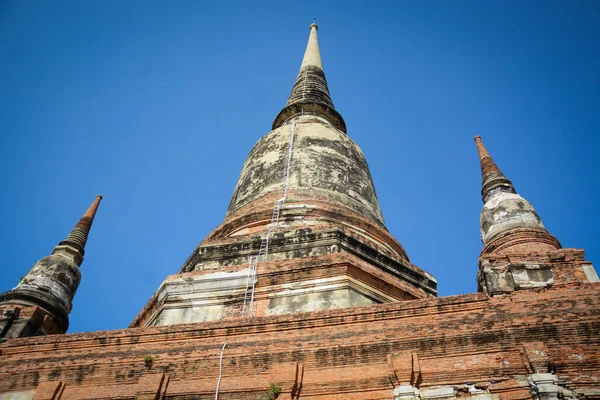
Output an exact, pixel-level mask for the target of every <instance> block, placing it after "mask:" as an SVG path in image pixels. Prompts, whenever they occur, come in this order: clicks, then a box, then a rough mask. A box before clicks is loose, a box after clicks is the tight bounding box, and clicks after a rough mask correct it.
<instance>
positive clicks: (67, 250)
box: [52, 195, 102, 266]
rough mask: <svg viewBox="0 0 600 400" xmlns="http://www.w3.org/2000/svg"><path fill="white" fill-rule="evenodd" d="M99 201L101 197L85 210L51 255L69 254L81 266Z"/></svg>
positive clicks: (97, 197)
mask: <svg viewBox="0 0 600 400" xmlns="http://www.w3.org/2000/svg"><path fill="white" fill-rule="evenodd" d="M101 200H102V195H98V196H96V199H95V200H94V202H93V203H92V205H91V206H90V207H89V208H88V209H87V211H86V212H85V214H83V217H81V219H80V220H79V222H77V224H76V225H75V227H74V228H73V230H72V231H71V233H69V236H67V238H66V239H65V240H63V241H62V242H60V243H59V244H58V246H56V247H55V248H54V251H53V252H52V254H56V253H63V254H71V255H72V256H73V257H74V261H75V262H76V263H77V265H78V266H79V265H81V263H82V262H83V255H84V254H85V244H86V243H87V238H88V235H89V234H90V229H91V228H92V224H93V223H94V217H95V216H96V211H98V206H99V205H100V201H101Z"/></svg>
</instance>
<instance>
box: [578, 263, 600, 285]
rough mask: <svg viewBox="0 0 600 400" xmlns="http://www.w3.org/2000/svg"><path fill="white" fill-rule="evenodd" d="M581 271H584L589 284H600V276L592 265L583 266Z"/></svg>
mask: <svg viewBox="0 0 600 400" xmlns="http://www.w3.org/2000/svg"><path fill="white" fill-rule="evenodd" d="M581 269H583V273H584V274H585V277H586V279H587V280H588V282H600V278H598V274H597V273H596V270H595V269H594V266H593V265H592V264H584V265H582V266H581Z"/></svg>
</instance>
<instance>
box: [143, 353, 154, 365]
mask: <svg viewBox="0 0 600 400" xmlns="http://www.w3.org/2000/svg"><path fill="white" fill-rule="evenodd" d="M153 362H154V357H152V356H146V357H144V364H146V367H148V368H150V367H151V366H152V363H153Z"/></svg>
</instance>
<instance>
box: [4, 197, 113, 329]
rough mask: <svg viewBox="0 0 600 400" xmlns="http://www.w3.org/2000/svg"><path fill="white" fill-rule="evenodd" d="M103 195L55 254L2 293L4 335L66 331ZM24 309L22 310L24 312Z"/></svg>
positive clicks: (39, 262) (46, 258) (95, 201)
mask: <svg viewBox="0 0 600 400" xmlns="http://www.w3.org/2000/svg"><path fill="white" fill-rule="evenodd" d="M100 200H102V196H98V197H96V199H95V200H94V202H93V203H92V205H91V206H90V208H88V210H87V211H86V212H85V214H84V215H83V217H82V218H81V219H80V220H79V222H78V223H77V224H76V225H75V227H74V228H73V230H72V231H71V233H69V235H68V236H67V238H66V239H65V240H63V241H62V242H60V243H59V244H58V246H56V247H55V248H54V251H52V254H51V255H49V256H46V257H44V258H42V259H41V260H39V261H38V262H36V263H35V264H34V265H33V267H31V269H30V270H29V272H28V273H27V275H25V276H24V277H22V278H21V280H20V282H19V284H18V285H17V286H16V287H15V288H14V289H12V290H9V291H7V292H5V293H2V294H0V311H1V312H3V313H4V314H5V315H9V316H10V318H4V320H0V337H25V336H38V335H47V334H54V333H64V332H66V331H67V328H68V327H69V317H68V316H69V313H70V312H71V309H72V307H73V305H72V304H73V297H74V296H75V292H76V291H77V288H78V287H79V282H80V280H81V272H80V271H79V266H80V265H81V263H82V262H83V254H84V249H85V244H86V242H87V238H88V235H89V233H90V228H91V227H92V223H93V222H94V217H95V215H96V211H97V210H98V205H99V204H100ZM21 311H22V312H21Z"/></svg>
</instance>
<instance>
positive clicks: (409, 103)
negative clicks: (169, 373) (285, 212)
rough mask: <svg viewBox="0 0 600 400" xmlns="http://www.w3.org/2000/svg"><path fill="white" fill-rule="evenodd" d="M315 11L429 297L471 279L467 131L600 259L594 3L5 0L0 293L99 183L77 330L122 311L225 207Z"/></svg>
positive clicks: (599, 25)
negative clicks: (435, 289) (431, 279)
mask: <svg viewBox="0 0 600 400" xmlns="http://www.w3.org/2000/svg"><path fill="white" fill-rule="evenodd" d="M313 17H317V22H318V23H319V27H320V29H319V39H320V45H321V52H322V57H323V64H324V69H325V72H326V75H327V78H328V82H329V88H330V91H331V94H332V97H333V101H334V103H335V105H336V108H337V109H338V111H339V112H340V113H341V114H342V115H343V116H344V118H345V120H346V123H347V125H348V134H349V136H350V137H351V138H352V139H354V140H355V141H356V142H357V143H358V144H359V146H360V147H361V148H362V149H363V151H364V153H365V155H366V157H367V161H368V162H369V166H370V168H371V172H372V175H373V179H374V181H375V186H376V189H377V194H378V197H379V200H380V202H381V206H382V209H383V214H384V218H385V220H386V224H387V226H388V229H389V230H390V231H391V233H392V234H393V235H394V236H395V237H396V238H398V240H399V241H400V242H401V243H402V244H403V246H404V247H405V249H406V251H407V252H408V254H409V256H410V258H411V261H412V262H413V263H415V264H416V265H418V266H420V267H421V268H423V269H425V270H427V271H428V272H430V273H432V274H433V275H434V276H435V277H436V278H437V279H438V282H439V293H440V296H447V295H454V294H460V293H470V292H474V291H475V290H476V283H475V276H476V273H477V257H478V254H479V251H480V250H481V242H480V240H479V212H480V210H481V206H482V203H481V198H480V186H481V178H480V171H479V164H478V158H477V154H476V150H475V144H474V142H473V136H474V135H476V134H480V135H481V136H482V137H483V139H484V142H485V144H486V145H487V147H488V149H489V151H490V152H491V153H492V156H493V157H494V158H495V160H496V162H497V163H498V165H499V166H500V168H501V169H502V170H503V171H504V173H505V174H506V175H507V176H508V177H509V178H510V179H511V180H512V181H513V183H514V184H515V186H516V188H517V190H518V191H519V193H520V194H521V195H522V196H524V197H525V198H526V199H528V200H529V201H530V202H531V203H532V204H533V205H534V207H536V209H537V211H538V212H539V214H540V216H541V217H542V220H543V222H544V223H545V225H546V227H547V228H548V229H549V230H550V232H552V233H553V234H554V235H555V236H556V237H557V238H558V239H559V240H560V241H561V242H562V244H563V246H564V247H576V248H585V249H586V251H587V259H589V260H591V261H597V260H598V257H599V256H600V246H599V244H598V239H597V227H598V225H599V224H600V217H599V213H598V197H599V195H600V189H599V188H600V178H599V175H600V174H598V172H600V162H599V161H598V157H597V156H598V153H599V150H600V148H599V147H600V146H599V145H598V134H599V132H600V129H599V128H600V117H599V111H600V78H599V72H598V71H600V55H599V54H600V2H598V1H583V0H582V1H562V2H553V1H544V2H542V1H528V2H522V1H410V2H409V1H389V2H384V1H360V2H358V1H348V0H345V1H338V2H336V1H305V0H303V1H273V2H260V1H252V2H248V1H239V2H226V1H213V2H208V1H205V2H201V1H177V2H154V1H143V2H142V1H126V2H122V1H96V2H91V1H72V2H66V1H60V2H44V1H39V2H23V1H0V58H1V62H0V132H1V135H0V184H1V187H2V197H1V199H0V240H1V244H2V245H1V246H2V256H3V262H2V264H3V266H2V272H1V275H0V291H5V290H8V289H10V288H12V287H13V286H15V285H16V283H17V281H18V277H19V276H22V275H25V273H26V272H27V271H28V269H29V268H30V267H31V266H32V265H33V263H35V262H36V260H38V259H39V258H41V257H43V256H45V255H47V254H49V253H50V252H51V251H52V248H53V246H55V245H56V244H57V243H58V242H59V241H60V240H62V239H63V238H64V237H65V236H66V235H67V234H68V233H69V231H70V230H71V228H72V227H73V225H74V224H75V223H76V222H77V220H78V219H79V218H80V216H81V215H82V214H83V212H84V211H85V210H86V208H87V207H88V206H89V204H90V203H91V202H92V200H93V199H94V197H95V196H96V195H97V194H99V193H101V194H103V195H104V200H103V202H102V204H101V206H100V209H99V211H98V214H97V216H96V221H95V223H94V226H93V228H92V232H91V235H90V238H89V241H88V245H87V248H86V256H85V261H84V263H83V266H82V274H83V279H82V283H81V286H80V287H79V291H78V293H77V296H76V297H75V302H74V309H73V312H72V313H71V328H70V332H78V331H89V330H102V329H115V328H123V327H126V326H127V325H128V324H129V323H130V321H131V320H132V319H133V317H134V316H135V315H136V314H137V312H138V311H139V310H140V309H141V308H142V307H143V305H144V304H145V303H146V302H147V300H148V299H149V298H150V296H151V295H152V294H153V293H154V291H155V290H156V289H157V288H158V286H159V284H160V282H161V281H162V280H163V279H164V278H165V277H166V276H167V275H170V274H174V273H176V272H177V270H178V269H179V268H180V266H181V265H182V263H183V262H184V261H185V260H186V259H187V257H188V256H189V255H190V254H191V253H192V251H193V250H194V248H195V247H196V246H197V245H198V243H199V242H200V241H201V240H202V239H203V238H204V237H205V236H206V235H207V234H208V233H209V232H210V231H211V230H212V229H213V228H214V227H216V226H217V225H218V224H219V223H220V222H221V221H222V219H223V216H224V213H225V210H226V207H227V204H228V202H229V199H230V196H231V194H232V192H233V189H234V186H235V184H236V181H237V178H238V176H239V173H240V170H241V167H242V164H243V162H244V160H245V157H246V156H247V154H248V152H249V151H250V149H251V147H252V145H253V144H254V143H255V142H256V141H257V140H258V139H259V138H260V137H261V136H263V135H265V134H266V133H267V132H268V131H269V129H270V126H271V122H272V120H273V118H274V117H275V115H276V114H277V113H278V112H279V110H280V109H281V108H282V107H283V105H284V104H285V101H286V99H287V96H288V94H289V92H290V90H291V88H292V85H293V82H294V79H295V77H296V74H297V71H298V69H299V67H300V62H301V59H302V55H303V52H304V48H305V45H306V40H307V38H308V26H309V24H310V23H311V22H312V18H313Z"/></svg>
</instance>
